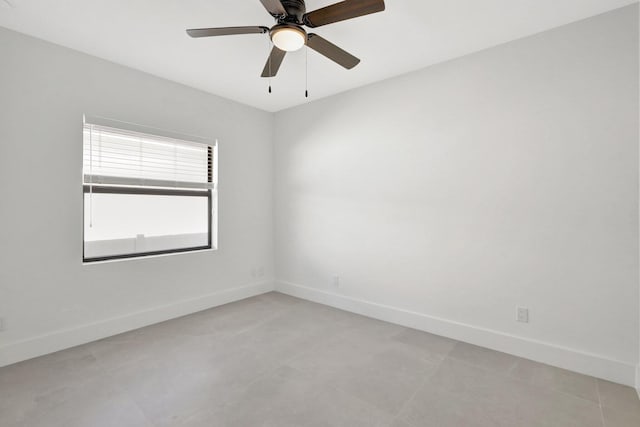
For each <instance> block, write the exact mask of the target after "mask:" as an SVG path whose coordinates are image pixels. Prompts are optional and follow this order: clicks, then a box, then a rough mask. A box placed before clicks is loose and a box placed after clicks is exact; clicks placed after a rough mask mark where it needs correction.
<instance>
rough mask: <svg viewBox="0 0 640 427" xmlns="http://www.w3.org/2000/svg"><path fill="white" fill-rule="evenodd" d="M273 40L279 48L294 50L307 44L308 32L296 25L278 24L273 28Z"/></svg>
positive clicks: (288, 50) (287, 50) (286, 50)
mask: <svg viewBox="0 0 640 427" xmlns="http://www.w3.org/2000/svg"><path fill="white" fill-rule="evenodd" d="M271 40H272V41H273V44H274V45H275V46H276V47H277V48H278V49H280V50H284V51H285V52H293V51H294V50H298V49H300V48H301V47H302V46H304V45H305V43H306V41H307V33H306V32H305V31H304V30H303V29H302V28H300V27H298V26H295V25H286V24H285V25H276V26H275V27H273V28H272V29H271Z"/></svg>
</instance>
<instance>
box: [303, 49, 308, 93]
mask: <svg viewBox="0 0 640 427" xmlns="http://www.w3.org/2000/svg"><path fill="white" fill-rule="evenodd" d="M304 97H305V98H308V97H309V48H308V47H307V46H305V47H304Z"/></svg>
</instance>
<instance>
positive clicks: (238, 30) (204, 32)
mask: <svg viewBox="0 0 640 427" xmlns="http://www.w3.org/2000/svg"><path fill="white" fill-rule="evenodd" d="M268 31H269V28H267V27H221V28H194V29H191V30H187V34H189V35H190V36H191V37H194V38H196V37H213V36H232V35H236V34H264V33H266V32H268Z"/></svg>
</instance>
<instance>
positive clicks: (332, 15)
mask: <svg viewBox="0 0 640 427" xmlns="http://www.w3.org/2000/svg"><path fill="white" fill-rule="evenodd" d="M384 7H385V6H384V0H345V1H341V2H340V3H336V4H332V5H330V6H327V7H323V8H322V9H318V10H314V11H313V12H309V13H306V14H305V15H304V18H303V19H304V23H305V25H306V26H307V27H311V28H315V27H320V26H322V25H327V24H332V23H334V22H340V21H344V20H347V19H352V18H357V17H359V16H364V15H369V14H370V13H376V12H382V11H383V10H384Z"/></svg>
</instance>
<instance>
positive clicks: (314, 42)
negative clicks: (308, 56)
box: [307, 33, 360, 70]
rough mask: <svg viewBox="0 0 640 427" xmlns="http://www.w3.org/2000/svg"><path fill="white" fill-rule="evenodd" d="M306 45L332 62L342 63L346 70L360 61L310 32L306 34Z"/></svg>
mask: <svg viewBox="0 0 640 427" xmlns="http://www.w3.org/2000/svg"><path fill="white" fill-rule="evenodd" d="M307 46H309V47H310V48H311V49H313V50H315V51H316V52H318V53H319V54H321V55H324V56H326V57H327V58H329V59H330V60H332V61H333V62H335V63H337V64H339V65H342V66H343V67H344V68H346V69H347V70H350V69H352V68H353V67H355V66H356V65H358V64H359V63H360V60H359V59H358V58H356V57H355V56H353V55H351V54H350V53H349V52H346V51H344V50H342V49H340V48H339V47H338V46H336V45H335V44H333V43H331V42H330V41H328V40H326V39H323V38H322V37H320V36H319V35H317V34H313V33H310V34H309V35H308V38H307Z"/></svg>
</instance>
